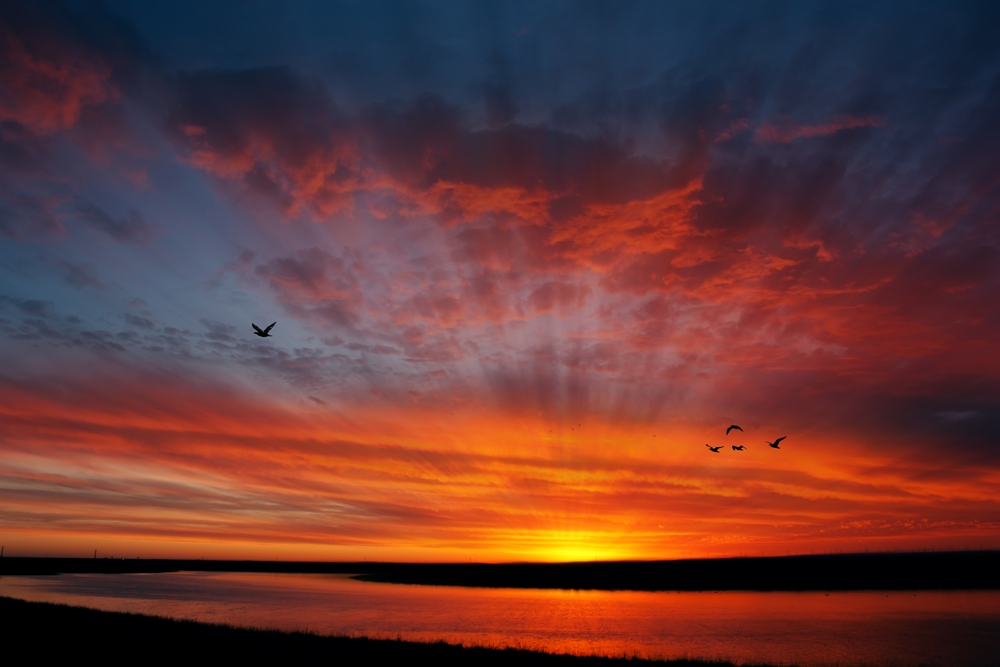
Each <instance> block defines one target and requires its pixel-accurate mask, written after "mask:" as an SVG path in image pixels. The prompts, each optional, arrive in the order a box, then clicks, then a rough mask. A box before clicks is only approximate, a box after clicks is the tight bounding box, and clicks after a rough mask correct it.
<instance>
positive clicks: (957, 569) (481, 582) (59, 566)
mask: <svg viewBox="0 0 1000 667" xmlns="http://www.w3.org/2000/svg"><path fill="white" fill-rule="evenodd" d="M720 565H727V566H728V567H720ZM177 571H195V572H279V573H300V574H351V575H355V578H357V579H360V580H363V581H378V582H385V583H398V584H428V585H436V586H479V587H487V588H562V589H580V590H584V589H592V590H636V591H701V590H717V591H722V590H746V591H850V590H886V591H890V590H962V589H967V590H983V589H1000V551H955V552H931V553H925V552H919V553H874V554H830V555H810V556H777V557H766V558H759V557H753V558H728V559H725V558H713V559H691V560H669V561H611V562H585V563H504V564H484V563H379V562H340V563H323V562H291V561H233V560H228V561H227V560H163V559H127V560H126V559H111V558H11V557H9V556H6V557H4V558H2V559H0V576H2V575H38V574H60V573H66V574H70V573H107V574H116V573H151V572H177Z"/></svg>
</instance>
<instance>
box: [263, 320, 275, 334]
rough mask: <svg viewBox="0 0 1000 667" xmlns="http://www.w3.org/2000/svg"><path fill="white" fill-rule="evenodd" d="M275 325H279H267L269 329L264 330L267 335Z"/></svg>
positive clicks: (273, 323) (272, 323)
mask: <svg viewBox="0 0 1000 667" xmlns="http://www.w3.org/2000/svg"><path fill="white" fill-rule="evenodd" d="M275 324H277V322H271V323H270V324H269V325H267V328H266V329H264V333H267V332H268V331H270V330H271V329H272V328H273V327H274V325H275Z"/></svg>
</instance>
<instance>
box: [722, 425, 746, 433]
mask: <svg viewBox="0 0 1000 667" xmlns="http://www.w3.org/2000/svg"><path fill="white" fill-rule="evenodd" d="M734 428H735V429H736V430H737V431H741V432H742V431H743V429H741V428H740V427H739V426H737V425H736V424H733V425H732V426H730V427H729V428H727V429H726V435H729V432H730V431H732V430H733V429H734Z"/></svg>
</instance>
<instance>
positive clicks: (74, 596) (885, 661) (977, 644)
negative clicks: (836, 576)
mask: <svg viewBox="0 0 1000 667" xmlns="http://www.w3.org/2000/svg"><path fill="white" fill-rule="evenodd" d="M0 595H4V596H8V597H15V598H21V599H24V600H35V601H44V602H61V603H66V604H71V605H79V606H85V607H93V608H96V609H105V610H109V611H130V612H139V613H144V614H156V615H161V616H169V617H173V618H186V619H193V620H198V621H206V622H212V623H229V624H232V625H239V626H247V627H258V628H276V629H281V630H309V631H312V632H316V633H320V634H349V635H360V634H363V635H368V636H375V637H402V638H403V639H412V640H418V641H435V640H441V639H443V640H445V641H447V642H450V643H455V644H465V645H485V646H518V647H523V648H531V649H537V650H542V651H549V652H555V653H575V654H602V655H622V654H628V655H639V656H643V657H666V658H675V657H681V656H688V657H697V658H726V659H730V660H733V661H735V662H768V663H772V664H783V663H784V664H787V663H794V664H800V665H805V666H810V667H811V666H814V665H815V666H818V665H830V664H849V665H856V664H862V663H864V664H873V665H889V664H891V665H918V664H919V665H926V664H934V665H955V666H958V665H962V666H966V665H1000V592H998V591H958V592H923V591H921V592H917V593H913V592H895V593H892V592H890V593H884V592H850V593H829V594H826V593H749V592H720V593H711V592H705V593H643V592H630V591H561V590H531V589H528V590H521V589H488V588H458V587H446V586H404V585H396V584H377V583H368V582H360V581H354V580H352V579H350V578H348V577H346V576H343V575H295V574H279V575H274V574H243V573H203V572H181V573H169V574H119V575H101V574H82V575H60V576H49V577H3V578H0Z"/></svg>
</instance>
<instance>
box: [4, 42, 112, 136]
mask: <svg viewBox="0 0 1000 667" xmlns="http://www.w3.org/2000/svg"><path fill="white" fill-rule="evenodd" d="M2 45H3V46H2V48H3V50H4V57H3V59H2V61H3V63H4V64H3V65H2V66H0V91H2V93H3V94H0V120H6V121H14V122H17V123H20V124H21V125H23V126H25V127H27V128H29V129H30V130H31V131H33V132H35V133H37V134H52V133H53V132H56V131H57V130H65V129H69V128H71V127H73V125H74V124H75V123H76V122H77V120H78V119H79V118H80V113H81V111H82V110H83V108H84V107H86V106H98V105H102V104H104V103H106V102H109V101H117V99H118V98H119V96H120V93H119V91H118V89H117V87H116V86H115V85H114V84H113V83H112V81H111V68H110V67H109V66H108V65H106V64H104V63H103V62H102V61H101V60H99V59H95V58H89V59H88V58H86V57H80V56H79V55H77V54H74V53H73V52H72V51H67V50H65V49H64V48H63V46H62V45H59V44H51V43H49V44H46V46H49V47H52V48H51V49H50V50H49V51H47V52H45V51H42V50H41V49H39V48H36V49H35V50H34V51H33V50H32V49H30V48H29V47H28V46H27V45H26V44H25V43H24V42H23V41H22V40H21V39H20V38H19V37H18V36H17V35H15V34H13V33H12V32H10V30H9V29H8V30H7V31H5V34H3V35H2ZM34 46H36V47H38V46H40V45H38V44H35V45H34Z"/></svg>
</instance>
